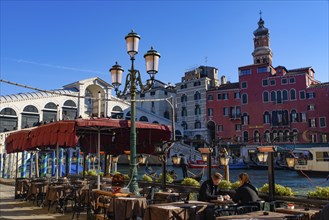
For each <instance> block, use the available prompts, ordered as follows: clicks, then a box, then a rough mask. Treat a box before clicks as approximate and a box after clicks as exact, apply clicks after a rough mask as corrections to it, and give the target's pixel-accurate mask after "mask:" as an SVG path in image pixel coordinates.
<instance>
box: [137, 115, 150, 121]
mask: <svg viewBox="0 0 329 220" xmlns="http://www.w3.org/2000/svg"><path fill="white" fill-rule="evenodd" d="M139 121H145V122H148V121H149V119H148V118H147V117H146V116H142V117H140V118H139Z"/></svg>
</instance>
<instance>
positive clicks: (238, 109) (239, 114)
mask: <svg viewBox="0 0 329 220" xmlns="http://www.w3.org/2000/svg"><path fill="white" fill-rule="evenodd" d="M236 117H241V108H240V107H239V106H236Z"/></svg>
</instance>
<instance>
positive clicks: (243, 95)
mask: <svg viewBox="0 0 329 220" xmlns="http://www.w3.org/2000/svg"><path fill="white" fill-rule="evenodd" d="M247 103H248V95H247V94H245V93H244V94H242V104H247Z"/></svg>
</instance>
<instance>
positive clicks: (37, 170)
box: [35, 151, 39, 178]
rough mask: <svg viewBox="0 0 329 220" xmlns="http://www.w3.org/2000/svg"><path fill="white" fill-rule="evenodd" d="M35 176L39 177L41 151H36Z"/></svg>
mask: <svg viewBox="0 0 329 220" xmlns="http://www.w3.org/2000/svg"><path fill="white" fill-rule="evenodd" d="M35 177H36V178H38V177H39V152H38V151H37V152H36V153H35Z"/></svg>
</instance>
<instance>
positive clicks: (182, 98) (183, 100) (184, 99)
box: [180, 94, 187, 102]
mask: <svg viewBox="0 0 329 220" xmlns="http://www.w3.org/2000/svg"><path fill="white" fill-rule="evenodd" d="M180 99H181V102H187V96H186V95H185V94H183V95H182V96H181V98H180Z"/></svg>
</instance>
